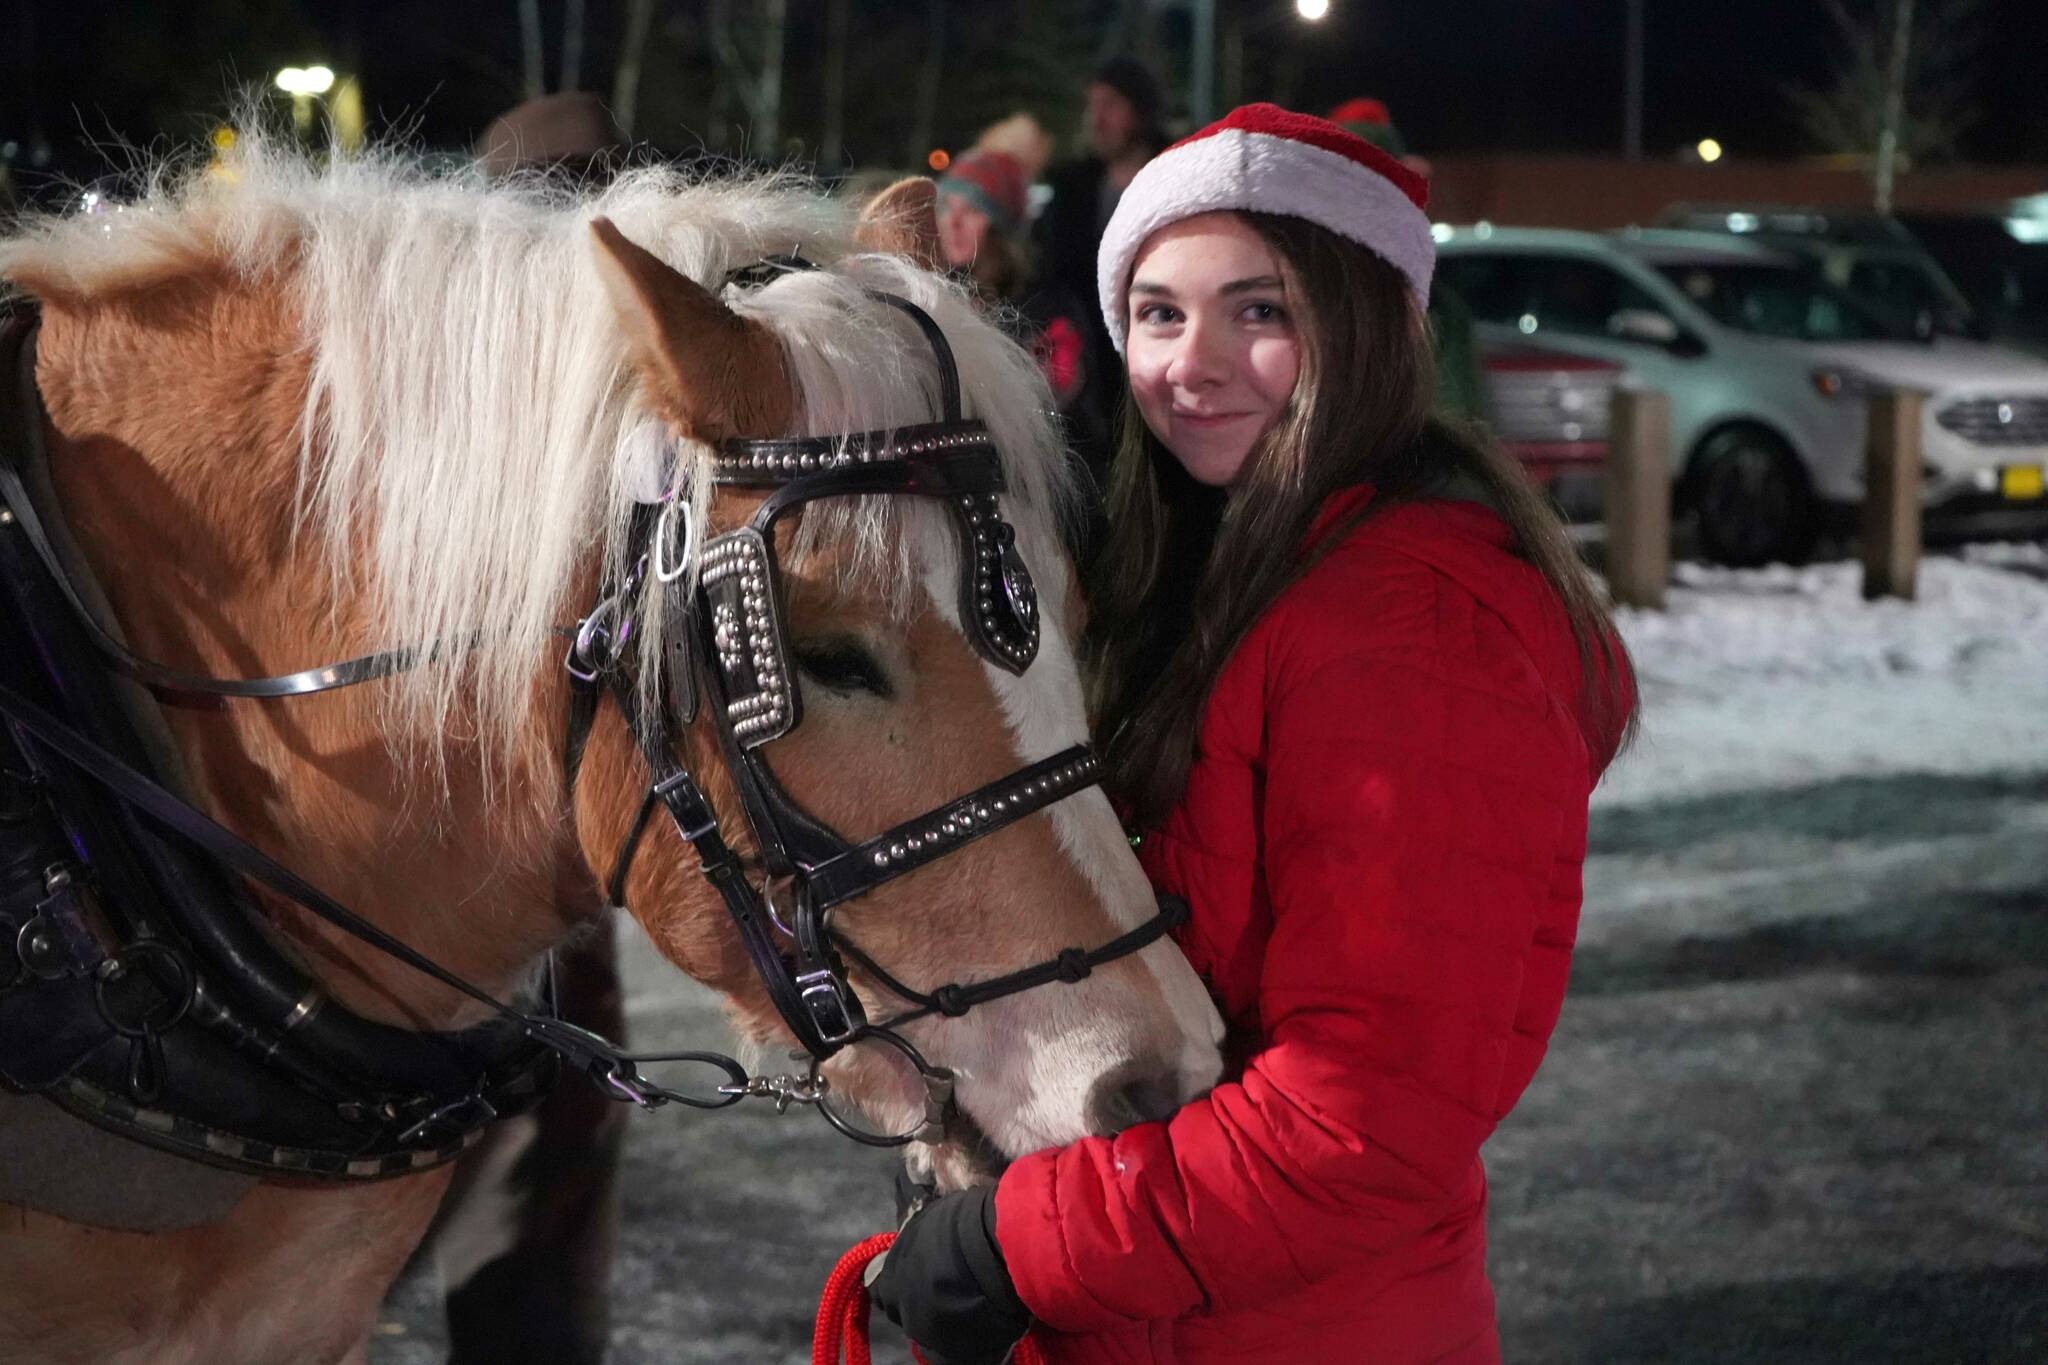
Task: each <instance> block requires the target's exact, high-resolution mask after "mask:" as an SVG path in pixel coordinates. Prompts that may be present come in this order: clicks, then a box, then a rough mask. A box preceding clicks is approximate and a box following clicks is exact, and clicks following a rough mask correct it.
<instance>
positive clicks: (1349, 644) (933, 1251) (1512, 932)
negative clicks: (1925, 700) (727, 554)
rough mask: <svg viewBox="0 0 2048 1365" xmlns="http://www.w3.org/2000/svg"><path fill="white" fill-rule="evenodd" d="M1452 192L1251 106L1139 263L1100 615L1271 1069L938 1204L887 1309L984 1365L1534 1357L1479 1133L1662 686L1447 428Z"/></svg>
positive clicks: (1553, 990)
mask: <svg viewBox="0 0 2048 1365" xmlns="http://www.w3.org/2000/svg"><path fill="white" fill-rule="evenodd" d="M1425 194H1426V190H1425V187H1424V184H1423V182H1422V180H1421V178H1420V177H1419V176H1418V175H1416V174H1415V173H1414V172H1413V171H1411V170H1410V169H1408V168H1407V167H1404V166H1402V165H1401V164H1400V163H1399V162H1397V161H1395V160H1394V159H1393V158H1391V157H1389V156H1387V155H1386V154H1385V153H1383V152H1381V151H1379V150H1378V149H1377V148H1375V147H1373V146H1371V145H1370V144H1368V143H1366V142H1365V141H1363V140H1361V139H1359V138H1357V137H1355V136H1353V135H1351V134H1349V133H1347V132H1345V131H1344V130H1342V129H1340V128H1338V127H1336V126H1335V125H1333V124H1330V123H1327V122H1325V121H1323V120H1321V119H1315V118H1309V117H1306V116H1303V115H1298V114H1293V113H1288V112H1286V111H1283V110H1280V109H1277V108H1275V107H1273V106H1271V105H1252V106H1248V107H1246V108H1243V109H1239V110H1237V111H1235V112H1234V113H1232V114H1231V115H1229V116H1228V117H1227V118H1225V119H1223V120H1222V121H1220V122H1218V123H1216V124H1213V125H1211V126H1210V127H1208V128H1206V129H1204V130H1202V131H1201V132H1199V133H1196V134H1195V135H1194V136H1193V137H1190V138H1188V139H1187V140H1185V141H1184V142H1181V143H1179V144H1177V145H1175V146H1174V147H1172V148H1169V149H1168V150H1167V151H1166V152H1165V153H1163V154H1162V155H1161V156H1160V157H1159V158H1157V159H1156V160H1154V161H1153V162H1151V163H1150V164H1149V165H1147V166H1146V167H1145V169H1144V170H1142V171H1141V172H1140V173H1139V174H1138V177H1137V178H1136V179H1135V180H1134V181H1133V182H1132V184H1131V187H1130V189H1129V190H1128V191H1127V192H1126V193H1125V195H1124V197H1123V199H1122V201H1121V202H1120V203H1119V205H1118V207H1117V210H1116V214H1115V216H1114V218H1113V219H1112V221H1111V223H1110V226H1109V230H1108V232H1107V234H1106V236H1105V237H1104V239H1103V244H1102V252H1101V257H1100V262H1101V269H1100V287H1101V297H1102V306H1103V312H1104V315H1105V318H1106V321H1107V322H1108V324H1109V328H1110V332H1111V334H1112V336H1113V337H1114V338H1115V340H1116V342H1117V344H1118V347H1119V349H1120V350H1121V351H1122V352H1123V355H1124V358H1125V362H1126V367H1127V372H1128V375H1129V379H1130V399H1131V408H1133V409H1135V413H1136V416H1137V418H1138V419H1140V420H1136V421H1132V420H1127V421H1126V425H1125V431H1124V440H1123V445H1122V447H1121V449H1120V450H1119V452H1118V455H1117V462H1116V467H1115V471H1114V474H1113V477H1112V487H1111V501H1110V509H1109V524H1110V527H1111V533H1110V542H1109V544H1108V545H1107V547H1106V548H1105V551H1104V556H1103V560H1102V562H1101V563H1100V565H1099V566H1098V569H1099V572H1098V587H1097V591H1096V594H1095V596H1094V598H1093V601H1092V604H1091V607H1092V613H1093V619H1092V623H1091V632H1092V635H1093V650H1094V659H1095V664H1096V673H1095V686H1096V688H1097V693H1098V701H1099V705H1100V724H1101V732H1102V733H1104V734H1106V735H1108V736H1109V742H1108V748H1107V753H1106V757H1107V760H1108V765H1109V772H1110V779H1109V780H1110V783H1111V790H1112V792H1113V793H1114V794H1115V795H1116V796H1117V797H1118V799H1119V800H1120V801H1122V802H1123V803H1124V805H1125V808H1126V809H1127V811H1128V812H1129V814H1130V816H1131V819H1132V823H1133V826H1134V827H1135V828H1136V829H1138V830H1140V831H1142V834H1143V843H1142V845H1141V848H1140V854H1141V856H1142V858H1143V859H1144V862H1145V866H1146V868H1147V870H1148V872H1149V873H1150V874H1151V876H1152V879H1153V881H1154V882H1155V883H1156V884H1157V885H1158V886H1159V888H1160V889H1161V890H1164V891H1168V892H1172V893H1175V894H1178V895H1180V896H1182V897H1184V898H1185V899H1187V901H1188V902H1189V903H1190V904H1191V906H1192V907H1193V916H1192V919H1191V921H1190V922H1189V924H1188V925H1187V927H1186V928H1185V929H1184V930H1183V931H1182V933H1181V935H1180V939H1181V946H1182V948H1183V949H1184V950H1185V951H1186V953H1187V955H1188V958H1189V959H1190V960H1191V961H1192V962H1193V963H1194V964H1195V966H1196V968H1197V970H1199V971H1200V972H1202V973H1203V975H1204V977H1205V978H1206V979H1207V981H1208V982H1209V984H1210V986H1211V988H1212V990H1213V991H1214V992H1215V995H1216V998H1217V1001H1218V1004H1219V1006H1220V1008H1221V1010H1222V1013H1223V1016H1224V1018H1225V1020H1226V1021H1227V1022H1228V1023H1229V1024H1230V1026H1231V1029H1232V1033H1233V1037H1234V1040H1235V1041H1236V1043H1237V1044H1238V1047H1237V1055H1239V1056H1241V1057H1243V1058H1244V1062H1243V1065H1242V1069H1241V1070H1239V1071H1237V1072H1236V1073H1235V1074H1233V1075H1230V1076H1228V1077H1226V1079H1225V1081H1224V1083H1223V1084H1221V1085H1219V1086H1217V1087H1216V1089H1215V1090H1214V1091H1213V1092H1211V1093H1210V1094H1209V1095H1208V1096H1206V1097H1205V1098H1203V1099H1201V1100H1198V1101H1196V1102H1194V1103H1192V1104H1190V1105H1188V1106H1186V1107H1185V1108H1183V1109H1181V1110H1180V1111H1179V1112H1178V1113H1176V1114H1174V1115H1173V1116H1172V1117H1171V1118H1170V1119H1168V1120H1166V1121H1164V1122H1153V1123H1144V1124H1139V1125H1138V1126H1135V1127H1132V1128H1129V1129H1127V1130H1125V1131H1124V1132H1121V1133H1118V1134H1115V1135H1108V1136H1103V1137H1098V1138H1090V1139H1087V1140H1085V1141H1083V1142H1080V1143H1077V1144H1075V1145H1073V1146H1071V1147H1067V1148H1064V1149H1061V1150H1057V1151H1046V1152H1039V1153H1036V1154H1034V1155H1032V1156H1028V1157H1025V1158H1023V1159H1021V1160H1019V1161H1017V1162H1015V1163H1014V1164H1012V1165H1011V1166H1010V1167H1009V1169H1008V1170H1007V1171H1006V1172H1005V1173H1004V1175H1003V1177H1002V1179H1001V1181H1000V1183H999V1184H997V1185H995V1186H994V1187H992V1188H984V1189H977V1190H969V1191H964V1192H961V1193H956V1194H951V1195H947V1196H945V1197H943V1198H941V1199H939V1200H937V1201H935V1202H933V1203H931V1204H929V1205H927V1206H926V1207H925V1208H923V1209H922V1210H921V1211H920V1212H919V1213H917V1214H916V1215H915V1216H914V1217H912V1218H911V1220H910V1221H909V1223H908V1224H907V1225H906V1226H905V1227H904V1229H903V1231H902V1233H901V1235H900V1237H899V1240H898V1242H897V1245H896V1248H895V1249H894V1250H893V1251H892V1252H891V1253H890V1255H889V1257H888V1259H887V1261H886V1262H885V1263H884V1265H883V1268H882V1270H881V1272H880V1274H879V1276H878V1278H877V1281H876V1283H875V1285H874V1286H873V1288H874V1293H875V1299H876V1302H877V1303H879V1304H880V1305H881V1306H882V1308H883V1310H884V1311H885V1312H886V1313H888V1314H889V1316H890V1317H892V1318H893V1319H895V1320H896V1321H898V1322H899V1323H900V1324H901V1325H903V1326H904V1327H905V1329H906V1330H907V1331H908V1332H909V1334H910V1335H911V1336H912V1338H913V1339H915V1340H917V1341H919V1342H921V1343H923V1344H924V1345H925V1346H927V1347H928V1348H930V1350H931V1351H932V1353H933V1356H934V1358H935V1359H943V1360H945V1361H946V1362H948V1365H971V1363H972V1362H977V1361H996V1360H1000V1359H1001V1358H1002V1356H1003V1355H1004V1353H1005V1352H1006V1351H1007V1350H1008V1348H1009V1346H1010V1345H1011V1343H1012V1342H1014V1340H1015V1339H1016V1338H1017V1336H1018V1335H1020V1334H1021V1333H1022V1331H1023V1330H1024V1328H1025V1327H1026V1326H1027V1325H1028V1324H1029V1323H1030V1322H1032V1321H1033V1320H1035V1321H1036V1322H1037V1323H1038V1324H1040V1329H1039V1336H1040V1339H1041V1340H1042V1341H1043V1342H1044V1343H1045V1345H1046V1346H1047V1348H1048V1351H1049V1354H1050V1355H1051V1356H1052V1357H1053V1358H1054V1359H1056V1360H1059V1361H1063V1362H1132V1363H1135V1362H1155V1361H1172V1362H1178V1365H1211V1363H1212V1362H1233V1363H1234V1362H1251V1361H1374V1362H1392V1363H1396V1365H1401V1363H1406V1362H1422V1361H1433V1362H1435V1361H1450V1362H1460V1363H1463V1362H1495V1361H1498V1360H1499V1359H1500V1346H1499V1341H1498V1337H1497V1334H1496V1331H1495V1327H1494V1309H1493V1295H1492V1290H1491V1288H1490V1287H1489V1285H1488V1282H1487V1278H1486V1270H1485V1257H1486V1241H1485V1221H1484V1215H1485V1207H1486V1180H1485V1173H1484V1171H1483V1169H1482V1167H1481V1164H1480V1160H1479V1148H1480V1145H1481V1144H1482V1143H1483V1142H1485V1140H1486V1138H1487V1136H1488V1135H1489V1134H1490V1133H1491V1132H1492V1130H1493V1128H1494V1125H1495V1124H1497V1123H1498V1122H1499V1121H1500V1120H1501V1118H1502V1117H1504V1116H1505V1115H1506V1114H1507V1112H1508V1111H1509V1110H1510V1109H1512V1108H1513V1107H1514V1104H1515V1102H1516V1100H1517V1099H1518V1098H1519V1097H1520V1096H1521V1093H1522V1091H1523V1089H1524V1087H1526V1086H1527V1085H1528V1083H1529V1080H1530V1078H1531V1077H1532V1076H1533V1075H1534V1074H1535V1071H1536V1067H1537V1064H1538V1062H1539V1061H1540V1060H1541V1058H1542V1055H1543V1051H1544V1046H1545V1044H1546V1042H1547V1040H1548V1038H1549V1036H1550V1031H1551V1028H1552V1026H1553V1025H1554V1024H1555V1022H1556V1020H1557V1013H1558V1009H1559V1006H1560V1005H1561V1003H1562V1001H1563V997H1564V988H1565V977H1566V973H1567V970H1568V967H1569V964H1570V957H1571V946H1572V942H1573V934H1574V928H1575V925H1576V922H1577V918H1578V910H1579V895H1580V866H1581V863H1582V862H1583V859H1584V856H1585V838H1586V810H1587V800H1588V796H1589V794H1590V792H1591V790H1592V788H1593V784H1594V783H1595V781H1596V780H1597V779H1598V777H1599V775H1600V773H1601V770H1602V769H1603V768H1604V767H1605V766H1606V765H1607V763H1608V761H1609V760H1610V759H1611V758H1612V757H1613V756H1614V754H1615V753H1616V751H1617V749H1618V748H1619V747H1620V745H1621V743H1622V741H1623V740H1624V739H1625V738H1626V736H1627V734H1628V732H1629V728H1630V725H1631V711H1632V709H1633V702H1632V689H1631V686H1630V681H1629V674H1628V668H1627V662H1626V659H1625V657H1624V655H1623V652H1622V648H1621V646H1620V644H1619V642H1618V640H1617V638H1616V637H1615V635H1614V633H1613V631H1612V629H1611V627H1610V625H1609V623H1608V621H1607V619H1606V615H1605V612H1604V610H1603V608H1602V606H1601V604H1600V599H1599V597H1598V596H1597V595H1596V591H1595V588H1594V586H1593V584H1592V582H1591V580H1590V579H1589V577H1588V576H1587V574H1586V573H1585V572H1584V570H1583V569H1582V568H1581V566H1580V564H1579V562H1578V560H1577V558H1576V557H1575V555H1574V553H1573V551H1572V547H1571V545H1570V542H1569V540H1568V538H1567V537H1566V535H1565V532H1564V530H1563V527H1562V526H1561V525H1560V524H1559V523H1558V522H1557V521H1556V520H1555V518H1554V517H1553V516H1552V514H1551V513H1550V511H1549V510H1548V508H1547V507H1546V505H1545V504H1544V503H1543V502H1542V500H1541V498H1540V497H1539V496H1538V495H1537V494H1536V493H1535V492H1534V491H1533V489H1532V488H1531V487H1530V485H1529V484H1528V483H1527V482H1526V481H1525V480H1524V479H1523V477H1522V476H1521V474H1520V473H1519V471H1518V470H1517V469H1516V468H1515V467H1514V466H1513V465H1512V464H1511V463H1509V462H1508V460H1507V459H1506V457H1505V456H1503V455H1502V454H1501V453H1500V452H1499V450H1498V448H1497V447H1495V446H1493V445H1491V444H1489V443H1486V442H1484V441H1481V440H1480V439H1478V438H1476V437H1475V436H1473V435H1471V434H1468V433H1466V432H1464V431H1461V430H1456V429H1453V428H1450V427H1447V426H1445V425H1442V424H1440V423H1438V422H1436V421H1434V420H1432V419H1430V418H1429V416H1428V413H1429V410H1430V400H1431V387H1432V376H1431V368H1430V361H1429V356H1430V340H1429V337H1428V335H1427V329H1426V327H1425V326H1424V324H1423V321H1422V317H1423V308H1424V306H1425V303H1426V301H1427V296H1428V288H1429V277H1430V271H1431V267H1432V264H1433V261H1434V250H1433V246H1432V241H1431V237H1430V231H1429V222H1428V219H1427V218H1426V217H1425V215H1424V214H1423V211H1422V205H1423V202H1424V198H1425ZM1127 418H1128V413H1127Z"/></svg>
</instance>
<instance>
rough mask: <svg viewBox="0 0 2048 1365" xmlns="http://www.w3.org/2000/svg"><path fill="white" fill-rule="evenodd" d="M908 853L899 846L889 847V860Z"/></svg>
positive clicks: (892, 845)
mask: <svg viewBox="0 0 2048 1365" xmlns="http://www.w3.org/2000/svg"><path fill="white" fill-rule="evenodd" d="M908 851H909V850H907V849H905V848H904V847H903V845H901V844H891V845H889V856H890V857H891V858H901V857H902V856H903V855H904V854H905V853H907V852H908Z"/></svg>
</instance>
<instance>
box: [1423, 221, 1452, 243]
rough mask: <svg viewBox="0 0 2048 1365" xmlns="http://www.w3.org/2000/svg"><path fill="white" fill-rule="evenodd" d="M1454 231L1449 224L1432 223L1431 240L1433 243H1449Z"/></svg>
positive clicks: (1430, 227)
mask: <svg viewBox="0 0 2048 1365" xmlns="http://www.w3.org/2000/svg"><path fill="white" fill-rule="evenodd" d="M1452 231H1453V229H1452V227H1451V225H1450V224H1449V223H1431V224H1430V225H1429V240H1430V241H1432V242H1448V241H1450V240H1451V234H1452Z"/></svg>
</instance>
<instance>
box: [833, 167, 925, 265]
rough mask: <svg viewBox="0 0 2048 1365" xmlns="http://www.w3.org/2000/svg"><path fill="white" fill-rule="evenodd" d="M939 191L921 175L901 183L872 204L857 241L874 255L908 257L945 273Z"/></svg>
mask: <svg viewBox="0 0 2048 1365" xmlns="http://www.w3.org/2000/svg"><path fill="white" fill-rule="evenodd" d="M938 203H939V187H938V186H937V185H935V184H933V183H932V182H931V181H930V180H927V179H925V178H924V177H923V176H921V175H914V176H911V177H910V178H909V179H907V180H899V181H897V182H896V183H895V184H893V185H891V186H890V187H889V188H888V189H886V190H883V191H882V192H881V193H880V194H878V195H876V196H875V197H874V198H873V199H870V200H869V201H868V206H867V207H866V208H865V209H863V210H862V211H861V215H860V226H859V227H857V228H855V229H854V231H853V240H854V241H856V242H858V243H860V244H861V245H862V246H864V247H866V248H867V249H868V250H870V251H887V252H893V253H894V254H896V255H898V256H908V257H909V258H910V259H911V260H913V261H915V262H917V263H918V264H919V265H921V266H923V267H924V268H925V269H926V270H944V269H945V268H946V257H945V253H944V252H943V251H942V250H941V249H940V247H939V213H938Z"/></svg>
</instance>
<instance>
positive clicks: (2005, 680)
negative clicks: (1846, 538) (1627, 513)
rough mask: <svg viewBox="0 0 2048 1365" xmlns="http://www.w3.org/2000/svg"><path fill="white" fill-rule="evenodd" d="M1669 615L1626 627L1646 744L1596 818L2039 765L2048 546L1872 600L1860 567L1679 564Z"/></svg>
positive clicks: (2046, 693)
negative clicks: (1793, 789)
mask: <svg viewBox="0 0 2048 1365" xmlns="http://www.w3.org/2000/svg"><path fill="white" fill-rule="evenodd" d="M1665 604H1666V609H1665V610H1664V611H1662V612H1654V611H1633V610H1631V611H1624V612H1622V613H1620V622H1621V630H1622V634H1623V635H1624V636H1625V637H1626V639H1627V641H1628V645H1629V649H1630V651H1631V652H1632V653H1633V655H1634V657H1635V663H1636V670H1637V676H1638V679H1639V683H1640V687H1641V692H1642V700H1643V729H1642V736H1641V738H1640V739H1639V740H1638V741H1637V743H1636V747H1635V748H1634V749H1633V750H1632V751H1631V752H1630V753H1629V754H1627V755H1625V756H1624V757H1623V758H1622V760H1621V761H1620V762H1619V763H1617V764H1616V765H1615V767H1614V768H1613V769H1612V770H1611V771H1610V772H1609V773H1608V775H1607V778H1606V780H1605V781H1604V782H1603V783H1602V784H1601V786H1600V789H1599V791H1598V792H1596V793H1595V796H1594V801H1595V804H1596V805H1602V806H1612V805H1627V804H1635V803H1639V802H1643V801H1654V800H1661V799H1666V798H1672V797H1682V796H1699V795H1706V794H1709V793H1714V792H1727V791H1736V790H1742V789H1746V788H1755V787H1784V786H1791V785H1797V784H1801V783H1807V782H1815V781H1822V780H1827V779H1831V778H1839V777H1851V776H1866V775H1876V774H1885V773H1899V772H1926V773H1970V772H1985V771H1999V770H2013V771H2024V770H2035V769H2048V549H2044V547H2043V546H2041V545H2038V544H2030V545H2005V546H1983V547H1976V548H1975V549H1973V550H1972V551H1971V552H1970V553H1968V554H1966V555H1965V556H1964V557H1963V558H1961V559H1948V558H1930V559H1927V560H1924V561H1923V562H1922V563H1921V566H1920V579H1919V600H1918V601H1916V602H1901V601H1896V600H1888V601H1879V602H1865V601H1864V600H1863V598H1862V570H1861V567H1860V566H1859V565H1857V564H1854V563H1835V564H1816V565H1811V566H1808V567H1805V568H1797V569H1793V568H1786V567H1783V566H1777V567H1773V568H1768V569H1758V570H1730V569H1713V568H1706V567H1702V566H1698V565H1690V564H1686V565H1680V566H1678V568H1677V571H1676V576H1675V579H1674V583H1673V587H1672V589H1671V591H1670V592H1669V594H1668V595H1667V597H1666V603H1665Z"/></svg>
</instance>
